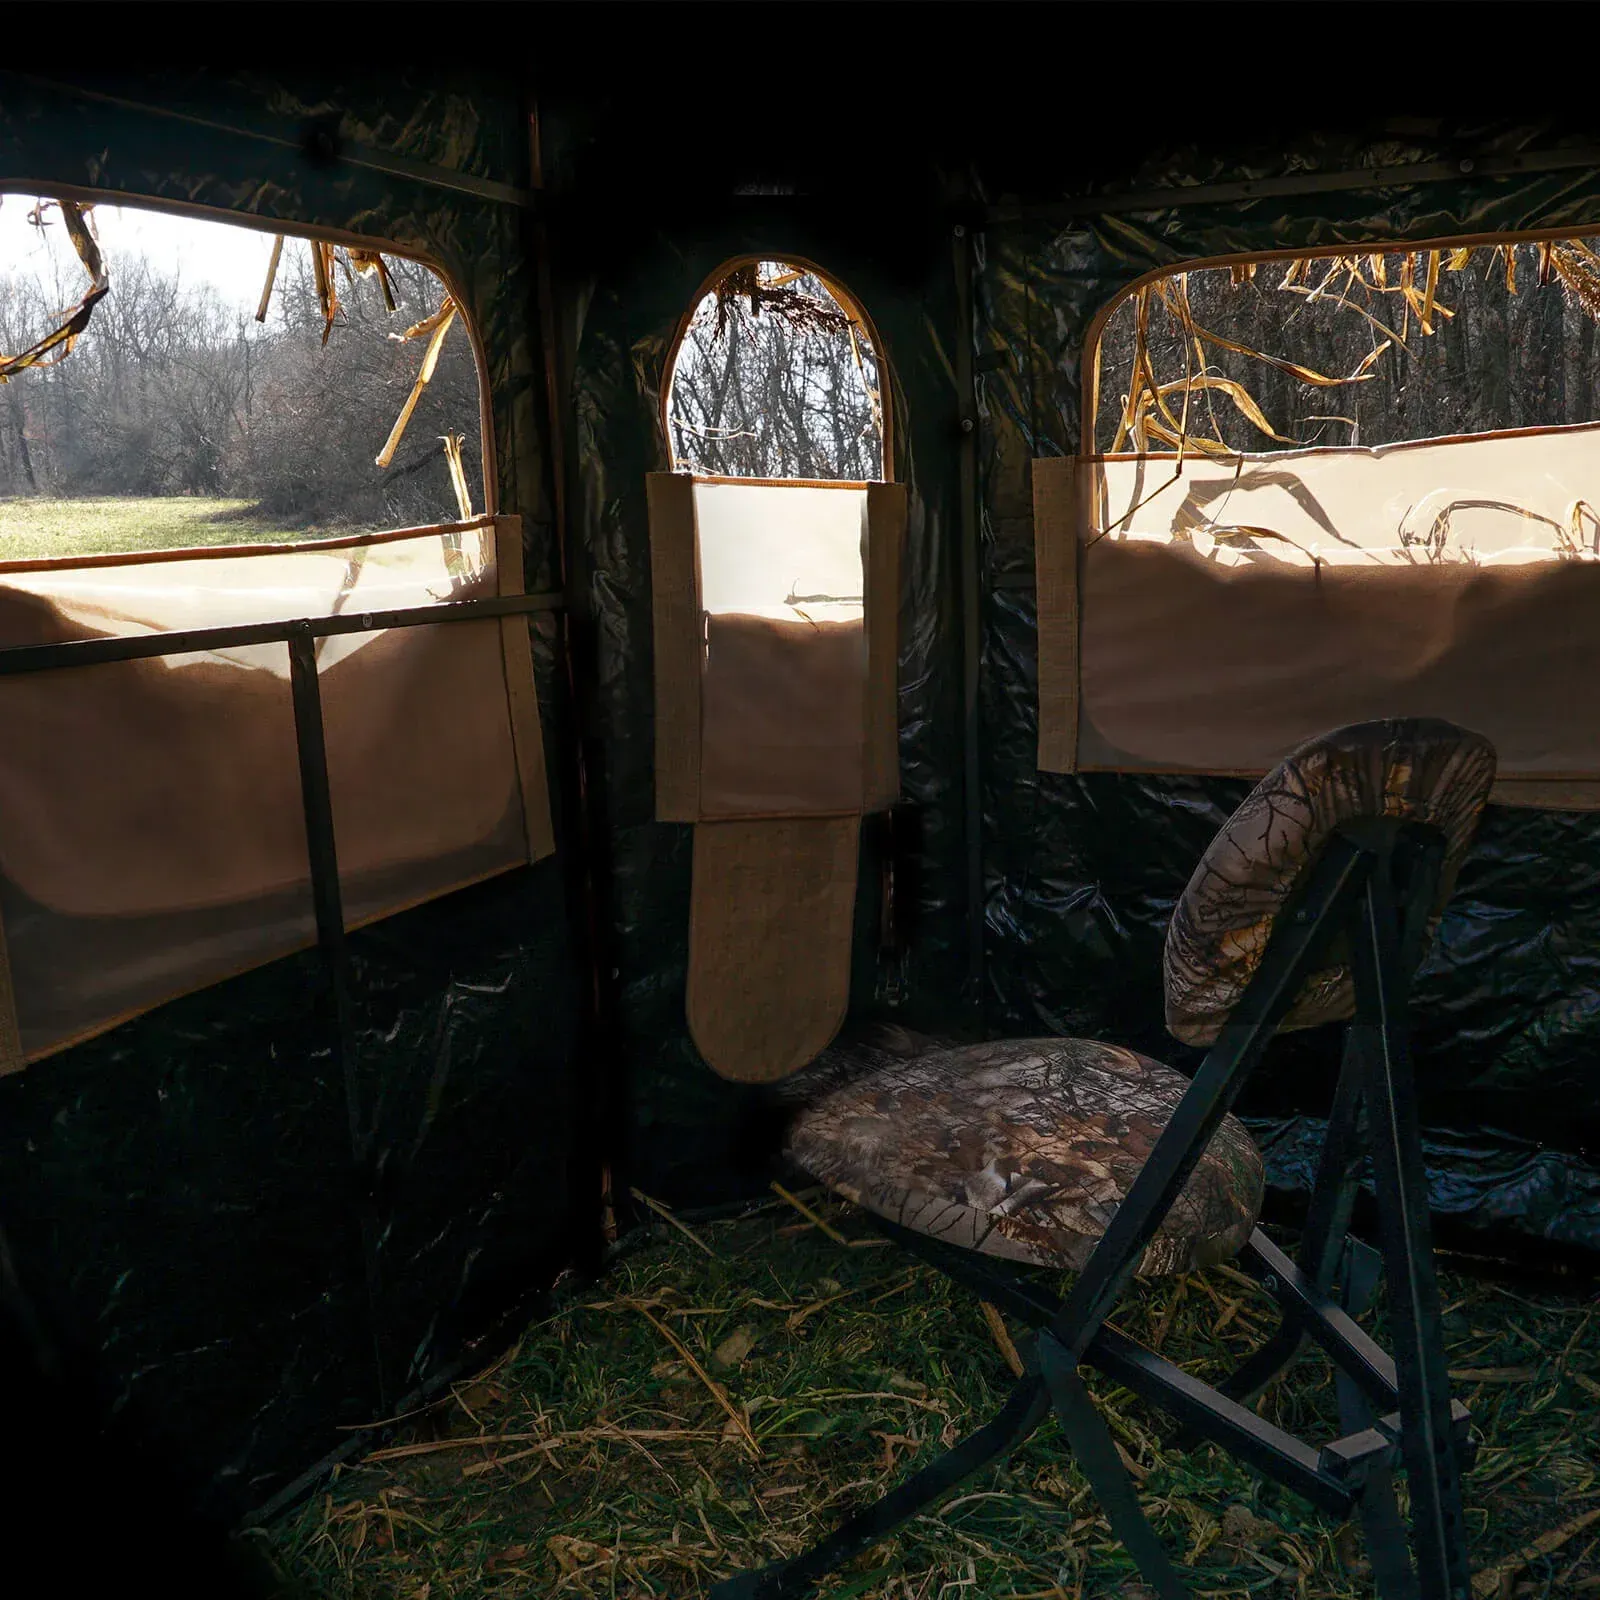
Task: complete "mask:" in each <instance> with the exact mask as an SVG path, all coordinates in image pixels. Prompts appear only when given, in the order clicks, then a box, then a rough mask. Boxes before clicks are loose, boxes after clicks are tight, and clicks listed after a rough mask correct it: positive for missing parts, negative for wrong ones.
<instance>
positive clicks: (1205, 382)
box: [1161, 373, 1298, 444]
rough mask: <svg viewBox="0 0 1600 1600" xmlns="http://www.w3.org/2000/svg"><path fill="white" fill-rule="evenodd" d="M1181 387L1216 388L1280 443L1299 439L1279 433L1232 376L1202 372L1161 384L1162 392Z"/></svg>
mask: <svg viewBox="0 0 1600 1600" xmlns="http://www.w3.org/2000/svg"><path fill="white" fill-rule="evenodd" d="M1179 389H1185V390H1188V389H1215V390H1218V391H1220V392H1221V393H1223V394H1225V395H1227V397H1228V398H1229V399H1230V400H1232V401H1233V403H1234V405H1236V406H1237V407H1238V408H1239V410H1240V411H1241V412H1242V413H1243V414H1244V416H1245V418H1246V419H1247V420H1248V421H1249V422H1250V424H1251V425H1252V426H1253V427H1255V428H1258V429H1260V431H1261V432H1262V433H1264V434H1266V436H1267V437H1268V438H1269V439H1276V440H1277V441H1278V442H1279V443H1280V444H1295V443H1297V442H1298V441H1296V440H1294V439H1291V438H1289V437H1288V436H1287V435H1286V434H1282V433H1279V432H1278V431H1277V429H1275V428H1274V427H1273V426H1272V424H1271V423H1270V422H1268V421H1267V419H1266V415H1265V413H1264V412H1263V411H1262V409H1261V407H1260V406H1259V405H1257V404H1256V402H1255V399H1254V397H1253V396H1252V395H1251V394H1250V391H1249V390H1248V389H1246V388H1245V386H1244V385H1243V384H1242V383H1237V382H1235V381H1234V380H1233V379H1232V378H1223V377H1218V376H1215V375H1212V374H1208V373H1201V374H1200V375H1199V376H1197V377H1193V378H1177V379H1174V380H1173V382H1171V383H1164V384H1162V386H1161V393H1163V394H1171V393H1173V392H1175V391H1176V390H1179Z"/></svg>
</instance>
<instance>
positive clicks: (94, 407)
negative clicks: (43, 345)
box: [0, 239, 483, 528]
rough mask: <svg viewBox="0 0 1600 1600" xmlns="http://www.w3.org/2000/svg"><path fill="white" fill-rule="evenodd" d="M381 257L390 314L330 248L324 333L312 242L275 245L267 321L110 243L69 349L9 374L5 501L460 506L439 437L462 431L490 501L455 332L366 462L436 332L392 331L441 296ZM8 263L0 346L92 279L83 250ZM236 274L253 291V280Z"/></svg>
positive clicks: (385, 520)
mask: <svg viewBox="0 0 1600 1600" xmlns="http://www.w3.org/2000/svg"><path fill="white" fill-rule="evenodd" d="M341 255H342V252H341ZM384 260H385V265H386V267H387V270H388V277H389V282H390V285H391V288H392V293H393V297H394V300H395V303H396V309H395V310H394V311H392V312H391V311H389V310H387V309H386V307H385V304H384V295H383V288H382V284H381V283H380V281H379V279H378V276H377V274H375V273H374V274H372V275H371V276H368V277H360V276H354V275H347V274H346V272H345V270H344V266H343V262H342V260H341V261H340V262H339V263H337V264H336V266H335V271H336V272H337V274H338V285H337V288H338V300H339V308H340V309H339V313H338V319H337V321H336V323H335V326H334V328H333V330H332V334H331V337H330V338H329V339H328V342H327V344H326V346H324V344H323V342H322V341H323V326H324V319H323V311H322V303H321V301H320V299H319V296H318V292H317V284H316V277H315V269H314V267H313V262H312V252H311V249H310V247H309V246H308V245H307V244H306V242H305V241H303V240H297V239H289V240H286V241H285V243H284V249H283V256H282V260H281V262H280V264H279V268H278V273H277V279H276V286H275V288H274V290H273V294H272V299H271V302H270V304H269V307H268V313H267V318H266V321H265V322H264V323H259V322H257V321H256V320H255V316H254V312H253V310H245V309H240V308H236V307H234V306H233V305H230V304H228V303H226V302H224V301H223V300H222V299H221V298H220V297H219V296H218V295H217V293H216V291H215V290H214V289H213V288H212V287H210V286H209V285H206V284H201V283H188V282H183V281H181V280H180V278H177V277H174V276H172V275H170V274H167V273H164V272H162V271H160V270H158V269H156V268H154V267H152V266H151V264H150V263H149V262H148V261H146V260H144V259H143V258H141V257H137V256H134V257H128V256H120V255H119V254H118V253H117V252H116V251H115V250H113V249H108V250H107V251H106V252H105V263H106V268H107V272H108V275H109V279H110V292H109V293H108V294H106V295H105V297H104V298H103V299H102V300H101V301H100V302H99V304H98V305H97V306H96V307H95V309H94V314H93V317H92V320H91V321H90V323H89V326H88V327H87V329H86V330H85V331H84V333H83V335H82V337H81V338H80V339H79V341H78V343H77V346H76V348H75V349H74V350H73V352H72V354H71V355H70V356H69V357H68V358H67V359H65V360H63V361H60V362H59V363H57V364H56V365H53V366H48V367H43V366H41V367H33V368H30V369H28V370H26V371H23V372H19V373H16V374H14V375H13V376H12V377H11V379H10V380H9V381H8V382H6V383H4V384H0V496H23V495H48V496H56V497H60V496H85V495H96V496H98V495H112V496H119V495H129V496H134V495H137V496H147V495H207V496H225V497H228V498H235V499H247V500H251V501H255V502H257V503H258V505H259V509H260V511H261V512H262V513H263V514H265V515H267V516H270V517H273V518H277V519H281V520H282V521H283V523H284V526H285V527H286V528H293V527H296V526H309V525H317V526H322V527H335V528H337V527H351V528H375V527H382V526H403V525H406V524H410V523H422V522H434V521H444V520H453V519H454V518H455V517H456V516H457V515H459V512H458V510H457V498H456V494H455V491H454V489H453V488H452V483H451V475H450V468H449V462H448V459H447V455H446V447H445V445H444V443H443V439H442V436H443V435H446V434H459V435H464V436H465V438H464V441H463V457H464V462H465V466H466V474H467V481H468V483H469V484H470V485H471V492H472V498H473V502H474V504H475V506H476V507H477V508H478V509H480V510H481V509H482V504H483V501H482V487H481V482H480V472H479V467H478V463H479V459H480V454H479V452H480V432H481V430H480V422H479V411H478V404H479V401H478V378H477V372H476V368H475V364H474V359H473V354H472V348H471V344H470V341H469V339H468V336H467V333H466V330H465V329H464V328H462V327H455V328H452V329H451V330H450V332H449V334H448V335H447V337H446V338H445V340H444V343H443V345H442V348H441V350H440V352H439V361H438V366H437V368H436V370H435V372H434V375H433V379H432V381H431V383H430V384H429V385H428V387H427V389H426V390H425V391H424V392H423V394H422V396H421V399H420V401H419V403H418V405H417V407H416V410H415V412H414V414H413V415H412V418H411V421H410V425H409V427H408V428H407V430H406V433H405V437H404V439H403V440H402V442H401V444H400V446H399V449H398V450H397V452H396V454H395V457H394V459H393V461H392V463H391V464H390V465H389V467H388V468H387V469H384V468H380V467H378V466H377V465H376V464H375V460H376V457H377V456H378V454H379V452H380V451H381V450H382V448H383V446H384V442H385V440H386V439H387V438H388V437H389V432H390V429H391V428H392V427H393V425H394V422H395V418H396V416H397V415H398V414H399V412H400V410H401V408H402V406H403V405H404V404H405V402H406V398H407V396H408V395H409V393H410V392H411V388H412V384H413V381H414V380H415V378H416V375H417V371H418V368H419V367H420V366H421V364H422V362H423V359H424V352H425V350H426V347H427V343H428V341H427V340H426V339H420V340H411V341H409V342H402V341H399V340H397V339H395V338H394V337H392V336H393V335H397V334H400V333H402V332H404V331H405V330H406V329H407V328H408V327H411V326H413V325H414V324H416V323H417V322H419V321H421V320H423V319H424V318H426V317H428V316H430V315H432V314H433V313H434V312H436V311H437V310H438V309H439V306H440V303H441V301H442V300H443V298H444V288H443V285H442V284H441V283H440V281H439V279H438V278H437V277H436V276H435V275H434V274H433V273H432V272H430V271H429V270H428V269H427V268H426V267H422V266H419V265H417V264H416V263H414V262H409V261H403V260H399V259H397V258H395V257H388V256H386V257H385V258H384ZM7 266H8V264H7V263H4V262H0V352H14V351H17V350H20V349H23V348H25V347H27V346H28V345H30V344H31V343H32V342H33V341H34V340H36V339H38V338H39V337H40V336H41V335H42V334H44V333H45V332H47V331H48V330H49V329H50V327H51V326H53V325H54V323H55V322H56V321H57V320H58V319H59V315H60V313H61V310H62V308H63V307H65V306H69V305H71V304H72V303H73V302H74V301H75V300H77V298H78V297H79V295H80V294H81V293H82V290H83V285H82V283H81V282H80V281H78V280H77V278H76V277H75V276H74V273H75V271H76V270H77V263H76V262H71V263H70V264H69V263H63V264H62V265H61V267H60V270H59V274H56V273H53V271H52V269H51V268H50V267H46V268H44V269H43V270H42V271H40V272H35V273H31V274H30V273H25V272H18V271H15V270H7ZM240 287H241V289H242V290H243V291H244V292H245V293H246V294H248V295H251V296H253V295H254V294H256V293H258V292H259V290H260V289H261V287H262V284H260V283H253V284H247V285H241V286H240Z"/></svg>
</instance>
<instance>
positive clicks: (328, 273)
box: [311, 239, 339, 345]
mask: <svg viewBox="0 0 1600 1600" xmlns="http://www.w3.org/2000/svg"><path fill="white" fill-rule="evenodd" d="M311 270H312V272H313V273H314V274H315V276H316V283H317V303H318V304H319V305H320V306H321V307H322V342H323V344H324V345H326V344H327V342H328V335H329V334H330V333H332V332H333V319H334V317H335V316H336V315H337V314H338V311H339V290H338V288H337V287H336V285H335V284H334V281H333V246H332V245H331V244H327V243H325V242H324V241H323V240H321V239H313V240H312V241H311Z"/></svg>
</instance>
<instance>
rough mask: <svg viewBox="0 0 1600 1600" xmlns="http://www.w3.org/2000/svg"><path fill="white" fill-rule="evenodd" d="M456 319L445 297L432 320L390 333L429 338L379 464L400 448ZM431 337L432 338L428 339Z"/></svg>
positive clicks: (399, 336)
mask: <svg viewBox="0 0 1600 1600" xmlns="http://www.w3.org/2000/svg"><path fill="white" fill-rule="evenodd" d="M455 319H456V303H455V301H454V300H453V299H452V298H451V297H450V296H449V295H446V296H445V298H444V303H443V304H442V305H441V306H440V307H439V309H438V310H437V311H435V312H434V314H433V315H432V316H431V317H424V318H423V320H422V321H421V322H418V323H414V324H413V325H412V326H411V327H409V328H407V329H406V331H405V332H404V333H397V334H391V335H390V337H391V338H394V339H421V338H425V337H426V338H427V339H428V348H427V350H426V351H425V352H424V353H423V357H422V365H421V367H419V368H418V370H417V377H416V382H415V383H413V384H412V385H411V393H410V394H408V395H407V396H406V403H405V404H404V405H403V406H402V407H401V408H400V415H399V416H398V417H396V418H395V419H394V427H392V428H391V429H390V430H389V438H388V441H387V443H385V445H384V447H383V449H382V450H380V451H379V452H378V465H379V466H380V467H387V466H388V465H389V464H390V462H392V461H393V460H394V453H395V451H396V450H397V449H399V447H400V441H401V439H403V438H404V437H405V431H406V427H407V425H408V424H409V423H410V421H411V413H412V412H413V411H415V410H416V409H417V402H418V401H419V400H420V399H421V398H422V391H423V390H424V389H426V388H427V387H428V384H429V382H430V381H431V380H432V378H433V373H434V368H436V367H437V366H438V365H439V351H440V349H441V348H442V346H443V345H444V336H445V335H446V334H447V333H448V332H449V331H450V324H451V323H453V322H454V321H455ZM430 336H431V337H430Z"/></svg>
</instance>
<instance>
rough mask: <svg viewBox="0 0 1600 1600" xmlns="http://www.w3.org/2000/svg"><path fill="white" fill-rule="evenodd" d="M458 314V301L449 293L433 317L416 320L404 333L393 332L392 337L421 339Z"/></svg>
mask: <svg viewBox="0 0 1600 1600" xmlns="http://www.w3.org/2000/svg"><path fill="white" fill-rule="evenodd" d="M455 314H456V303H455V301H454V300H452V299H451V298H450V297H449V295H446V296H445V298H444V303H443V304H442V305H441V306H440V307H439V309H438V310H437V311H435V312H434V314H433V315H432V316H431V317H424V318H423V319H422V321H421V322H414V323H412V324H411V326H410V327H409V328H407V329H406V331H405V332H404V333H391V334H390V335H389V337H390V338H391V339H421V338H424V337H425V336H426V335H428V334H430V333H433V332H434V331H435V330H436V329H437V328H438V326H439V324H440V323H441V322H448V321H449V320H450V319H451V317H453V316H454V315H455Z"/></svg>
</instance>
